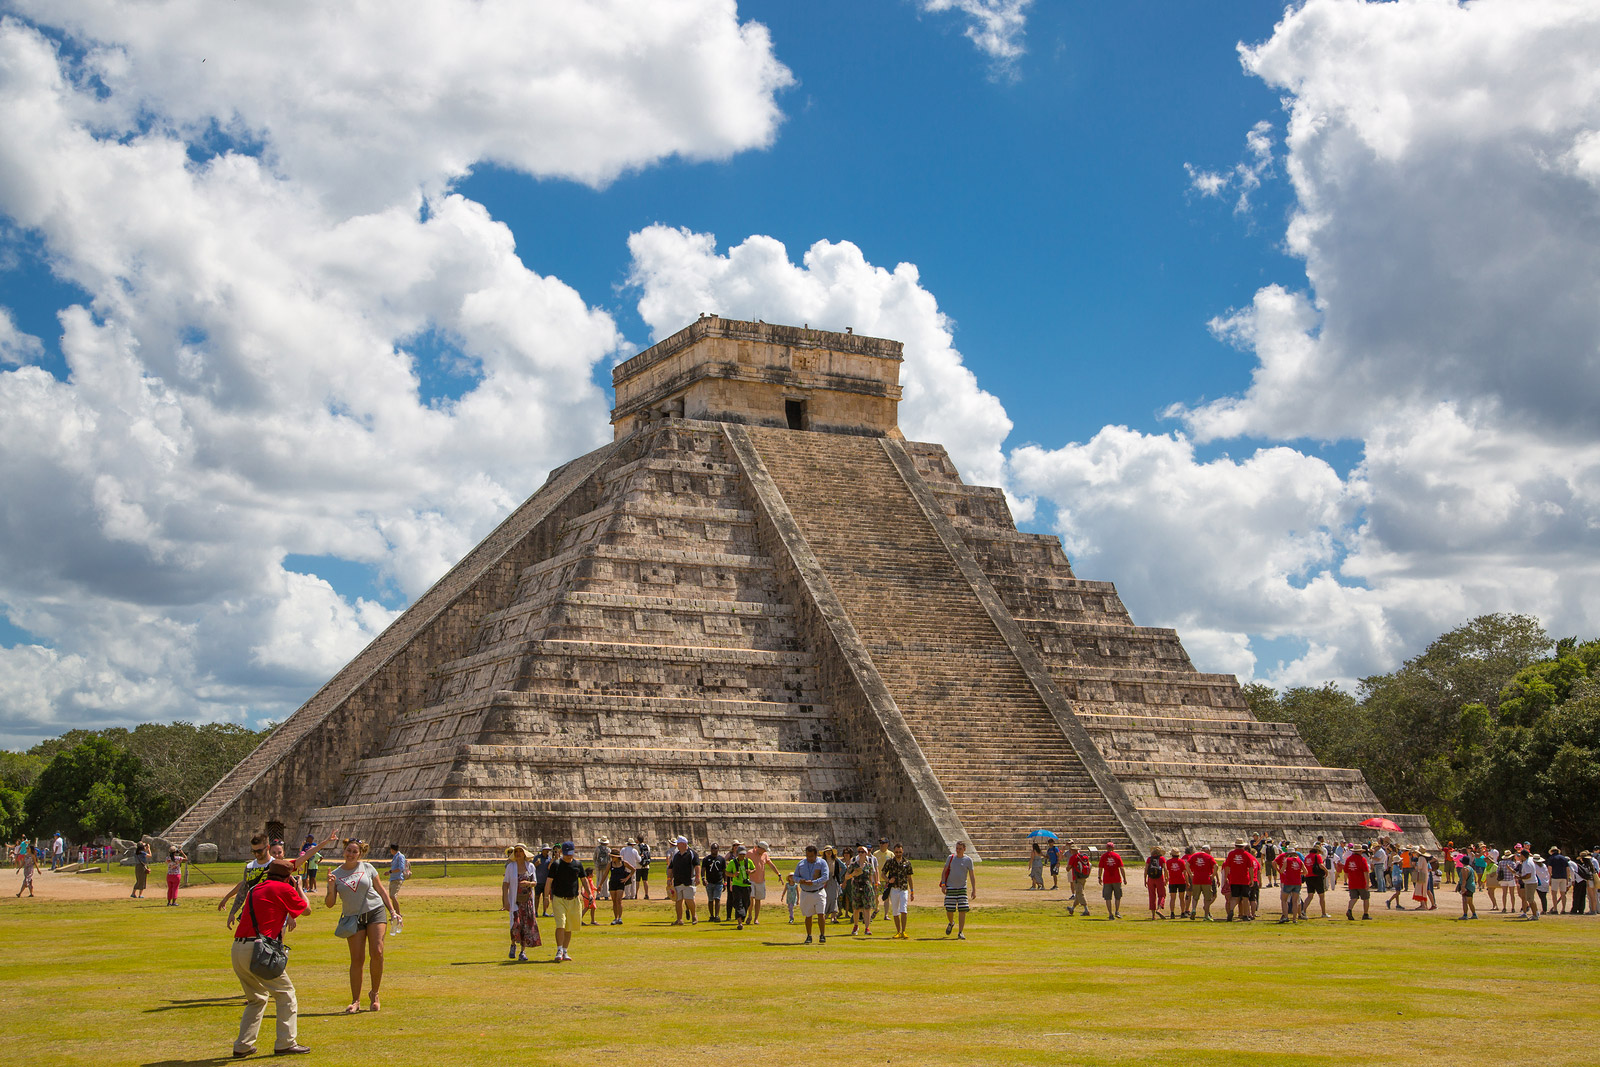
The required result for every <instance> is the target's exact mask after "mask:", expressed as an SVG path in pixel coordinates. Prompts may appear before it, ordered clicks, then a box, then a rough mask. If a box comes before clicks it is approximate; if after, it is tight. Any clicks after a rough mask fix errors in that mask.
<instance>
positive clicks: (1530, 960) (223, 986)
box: [0, 863, 1600, 1067]
mask: <svg viewBox="0 0 1600 1067" xmlns="http://www.w3.org/2000/svg"><path fill="white" fill-rule="evenodd" d="M982 874H983V877H984V878H985V879H986V882H985V885H987V886H990V887H998V886H1001V885H1006V886H1011V887H1013V888H1020V887H1022V886H1024V885H1026V875H1025V874H1024V873H1023V872H1022V870H1021V868H1020V867H1017V866H1012V865H1001V864H996V863H988V864H985V865H984V866H983V868H982ZM82 877H85V878H101V877H103V878H104V880H105V881H107V882H125V881H126V880H127V878H128V876H127V874H126V872H116V873H114V874H111V875H106V876H94V875H89V876H82ZM157 882H158V879H157V878H156V877H152V878H151V888H150V894H149V898H148V899H146V900H144V901H130V900H127V899H126V898H123V899H121V900H114V901H113V900H98V901H65V900H51V899H47V898H45V897H43V896H41V897H40V898H38V899H34V900H28V899H26V898H24V899H23V900H20V901H18V900H14V899H12V897H11V895H10V894H11V892H14V891H15V887H16V884H17V883H16V882H15V881H12V882H10V883H8V884H9V885H10V889H9V890H8V891H7V892H6V893H5V895H4V896H3V898H0V988H3V989H4V990H5V996H4V998H3V1000H0V1029H3V1032H4V1033H5V1034H6V1035H7V1044H8V1048H9V1049H10V1050H11V1051H12V1054H13V1056H8V1057H7V1060H8V1062H12V1063H17V1064H37V1063H69V1062H70V1063H85V1064H87V1063H93V1064H201V1063H213V1062H233V1061H231V1060H230V1059H228V1052H229V1049H230V1043H231V1040H232V1036H233V1032H234V1029H235V1027H236V1026H237V1022H238V1015H239V1006H240V1004H241V999H240V998H239V996H238V986H237V984H236V982H235V980H234V978H233V974H232V972H231V970H230V969H229V965H228V944H229V938H228V933H227V931H226V930H225V928H224V927H223V925H222V922H221V920H220V918H219V917H218V915H217V912H216V911H215V910H214V898H212V899H203V898H200V897H199V896H197V895H191V896H189V897H188V898H187V899H186V900H185V902H184V903H183V905H182V906H181V907H178V908H166V907H164V906H163V905H162V896H163V892H162V890H161V889H160V888H159V887H158V886H157ZM497 882H498V877H497V876H496V875H492V874H488V873H478V874H476V875H470V876H468V877H465V878H456V877H452V878H451V879H449V880H448V882H442V881H441V882H438V883H431V882H430V885H446V884H448V885H449V886H450V887H451V890H452V892H456V895H448V896H441V895H428V894H427V892H426V891H424V890H423V889H421V888H420V886H419V887H418V891H417V892H416V893H415V894H414V895H413V896H412V897H411V898H410V899H409V900H408V901H407V902H406V905H405V907H404V908H403V910H404V912H405V913H406V919H407V921H406V927H405V932H404V933H403V934H402V935H401V936H400V937H397V938H394V939H392V942H391V946H390V951H389V963H388V973H387V975H386V977H385V981H384V997H383V1001H384V1008H383V1011H382V1012H381V1013H378V1014H370V1013H363V1014H361V1015H358V1016H353V1017H346V1016H344V1015H342V1014H340V1012H341V1009H342V1008H343V1007H344V1005H345V1004H346V1003H347V1001H348V987H347V984H346V983H347V979H346V962H347V955H346V950H345V946H344V944H343V943H342V942H340V941H339V940H338V939H337V938H335V937H334V936H333V935H332V932H331V931H332V927H333V922H334V918H335V913H334V912H332V911H326V910H324V909H323V908H322V907H321V904H320V902H315V910H314V913H313V915H312V916H311V917H309V919H307V920H303V921H302V925H301V928H300V930H299V931H297V932H296V934H295V935H293V937H292V938H291V945H292V947H293V956H292V960H293V962H292V964H291V967H290V974H291V976H292V977H293V978H294V980H295V984H296V986H297V988H298V990H299V999H300V1009H301V1021H300V1037H301V1040H302V1041H303V1042H304V1043H306V1044H308V1045H310V1046H312V1048H313V1049H314V1050H315V1051H314V1053H313V1055H312V1056H311V1057H308V1058H307V1061H308V1062H316V1063H338V1064H345V1063H386V1064H397V1065H409V1064H451V1065H463V1064H466V1065H474V1064H493V1065H495V1067H503V1065H504V1064H507V1063H546V1062H549V1063H556V1062H572V1061H574V1057H576V1058H577V1059H578V1060H581V1061H582V1062H586V1063H594V1062H602V1061H603V1062H607V1063H631V1062H634V1058H635V1057H648V1058H649V1059H650V1060H652V1061H656V1060H658V1059H660V1058H664V1057H670V1058H672V1059H673V1060H676V1061H679V1062H696V1063H699V1062H709V1063H721V1062H733V1063H736V1064H744V1063H749V1062H754V1060H753V1057H760V1058H761V1059H762V1060H769V1061H770V1060H776V1059H779V1058H781V1059H784V1060H796V1061H801V1062H806V1063H818V1062H823V1061H824V1059H827V1060H833V1059H835V1058H837V1059H839V1060H841V1061H842V1062H848V1063H859V1064H878V1063H894V1064H919V1063H928V1064H933V1063H940V1064H967V1063H972V1064H989V1063H995V1064H1013V1063H1014V1064H1041V1063H1050V1062H1062V1063H1072V1064H1077V1063H1093V1064H1099V1063H1128V1064H1135V1063H1137V1064H1167V1063H1200V1062H1209V1063H1217V1062H1224V1063H1233V1064H1237V1063H1262V1064H1282V1063H1286V1062H1291V1061H1292V1062H1296V1063H1330V1064H1332V1063H1339V1064H1347V1063H1349V1062H1350V1061H1351V1060H1356V1061H1358V1062H1360V1063H1363V1064H1371V1063H1399V1062H1405V1063H1408V1064H1413V1065H1416V1064H1433V1063H1444V1062H1446V1061H1447V1060H1455V1059H1458V1058H1460V1057H1461V1056H1462V1055H1463V1054H1470V1053H1467V1052H1466V1050H1467V1049H1468V1048H1476V1049H1480V1050H1481V1049H1482V1048H1483V1046H1484V1042H1485V1041H1487V1040H1491V1039H1496V1038H1502V1039H1508V1040H1514V1041H1515V1042H1516V1043H1518V1044H1520V1045H1526V1046H1527V1047H1529V1048H1530V1049H1531V1050H1534V1051H1530V1052H1529V1053H1528V1055H1529V1057H1531V1058H1532V1059H1533V1060H1534V1061H1536V1062H1538V1063H1540V1064H1562V1063H1585V1064H1587V1063H1592V1062H1593V1058H1594V1056H1593V1051H1592V1050H1593V1037H1594V1034H1595V1032H1597V1031H1600V995H1597V993H1596V980H1597V978H1600V962H1597V961H1596V953H1595V948H1596V945H1597V943H1600V919H1590V918H1574V917H1564V916H1557V917H1551V918H1550V919H1549V920H1547V921H1544V922H1539V923H1536V924H1535V923H1521V922H1515V921H1508V920H1505V919H1502V918H1500V917H1499V916H1497V915H1494V914H1489V913H1487V912H1486V914H1485V916H1484V918H1483V919H1482V920H1480V921H1478V922H1476V923H1457V922H1451V921H1449V920H1448V918H1446V916H1447V914H1448V913H1447V912H1446V911H1445V910H1443V909H1444V908H1445V906H1446V900H1445V899H1444V895H1443V894H1441V910H1440V911H1438V912H1434V913H1431V914H1429V915H1413V914H1407V915H1404V916H1396V915H1393V914H1387V913H1385V912H1384V911H1383V910H1382V908H1381V907H1380V908H1379V910H1378V915H1377V920H1376V921H1374V922H1367V923H1360V922H1357V923H1347V922H1345V921H1344V920H1343V917H1342V915H1341V917H1340V918H1339V920H1338V921H1337V922H1319V921H1314V922H1310V923H1305V924H1301V925H1298V926H1283V927H1280V926H1276V925H1272V924H1269V923H1262V922H1258V923H1254V924H1238V923H1236V924H1233V925H1228V924H1225V923H1221V922H1217V923H1214V924H1211V925H1205V924H1201V923H1187V922H1173V923H1152V922H1148V921H1145V920H1144V919H1142V918H1140V917H1139V916H1140V914H1141V913H1140V911H1139V910H1138V909H1139V907H1141V906H1142V904H1143V901H1142V899H1140V900H1132V899H1130V900H1129V902H1128V903H1129V905H1130V907H1128V908H1127V909H1126V912H1127V914H1128V915H1129V917H1130V918H1129V919H1128V920H1125V921H1123V922H1120V923H1110V922H1106V921H1104V919H1103V918H1095V919H1093V920H1082V919H1077V918H1068V917H1066V916H1065V914H1064V904H1063V902H1062V901H1061V900H1060V899H1058V898H1055V897H1052V898H1051V899H1050V900H1048V901H1045V902H1041V903H1026V904H1020V903H1019V904H1017V905H1008V906H996V907H986V908H981V909H978V910H975V911H974V912H973V913H972V918H971V920H970V922H969V928H968V936H969V940H967V941H966V942H956V941H955V940H953V939H951V940H946V939H944V938H943V937H942V934H943V931H944V922H943V913H942V912H940V911H935V910H933V909H929V908H915V909H913V911H912V927H911V933H912V937H913V940H912V941H910V942H897V941H890V940H889V939H888V938H887V937H886V936H884V935H883V933H882V932H881V931H882V930H887V929H888V926H887V925H885V926H883V927H881V928H880V932H879V933H878V934H877V936H874V937H873V938H872V939H871V940H867V939H865V938H857V939H852V938H850V937H848V936H840V932H838V931H836V932H835V936H833V937H830V938H829V942H828V944H827V945H825V946H819V945H803V944H801V943H800V941H801V938H802V936H803V935H802V934H801V932H800V927H799V925H798V924H797V925H796V926H790V925H788V923H787V922H786V921H785V917H784V915H783V912H782V910H781V908H780V909H774V910H773V911H770V912H769V913H768V921H766V922H763V924H762V925H761V926H760V927H755V928H748V929H746V930H744V931H742V932H738V931H735V930H734V929H733V928H732V926H731V925H729V926H716V925H712V924H709V923H707V922H705V921H702V922H701V923H700V924H699V925H698V926H696V927H684V928H673V927H670V926H667V925H666V923H667V922H668V921H669V920H670V918H671V913H670V911H669V910H668V907H667V906H665V905H662V904H659V903H653V904H650V905H644V904H643V902H640V904H639V905H638V906H632V907H631V908H630V911H629V914H628V924H627V925H625V926H622V927H615V928H613V927H607V926H601V927H599V928H597V929H590V928H587V927H585V928H584V929H582V930H581V931H579V933H578V936H577V938H576V939H575V941H574V944H573V955H574V956H575V958H576V962H574V963H572V964H567V965H561V966H555V965H552V964H550V963H548V962H546V961H547V960H548V959H549V957H550V956H552V955H553V954H554V937H553V928H552V927H551V926H550V925H549V923H548V922H546V923H545V924H544V926H543V927H542V930H543V933H544V938H545V942H546V945H545V948H543V949H541V950H539V953H538V956H539V959H540V962H539V963H537V964H527V965H520V966H519V965H516V964H512V963H508V962H507V960H506V958H505V949H506V940H505V936H504V917H503V915H502V914H501V913H500V912H499V911H498V910H497V908H498V897H497V891H496V890H495V889H494V885H495V884H496V883H497ZM48 884H49V883H48V882H46V881H43V880H41V882H40V888H41V892H45V891H46V886H47V885H48ZM413 884H414V885H416V884H417V883H413ZM474 885H476V886H477V887H478V888H477V889H476V890H473V891H460V892H457V890H456V887H469V886H474ZM1141 896H1142V894H1141ZM923 899H924V901H929V900H932V899H933V896H932V887H931V886H930V887H929V888H928V890H927V891H926V892H925V895H924V896H923ZM1332 899H1338V900H1340V901H1341V902H1342V900H1343V894H1342V893H1340V894H1330V900H1332ZM1481 901H1482V898H1481V896H1480V902H1481ZM1485 907H1486V905H1485ZM1219 914H1220V912H1219ZM845 929H846V930H848V927H846V928H845ZM271 1026H272V1022H271V1013H270V1009H269V1014H268V1018H267V1021H266V1023H265V1024H264V1026H263V1041H262V1043H261V1047H262V1048H264V1049H265V1048H269V1047H270V1043H271ZM618 1053H621V1054H623V1056H625V1057H627V1058H626V1059H620V1060H619V1059H617V1058H616V1057H617V1054H618ZM13 1057H14V1058H13ZM728 1057H732V1059H731V1060H729V1059H727V1058H728Z"/></svg>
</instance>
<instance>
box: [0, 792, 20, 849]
mask: <svg viewBox="0 0 1600 1067" xmlns="http://www.w3.org/2000/svg"><path fill="white" fill-rule="evenodd" d="M25 800H26V797H24V796H23V794H22V793H20V792H18V791H17V790H15V789H11V788H9V787H7V786H3V785H0V840H4V841H8V842H9V841H15V840H16V839H17V838H19V837H21V836H22V825H23V810H24V801H25Z"/></svg>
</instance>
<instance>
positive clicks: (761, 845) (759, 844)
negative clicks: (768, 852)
mask: <svg viewBox="0 0 1600 1067" xmlns="http://www.w3.org/2000/svg"><path fill="white" fill-rule="evenodd" d="M771 847H772V846H771V845H769V844H767V843H766V842H765V841H757V842H756V848H771Z"/></svg>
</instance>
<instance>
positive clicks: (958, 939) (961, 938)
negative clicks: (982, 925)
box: [956, 934, 967, 941]
mask: <svg viewBox="0 0 1600 1067" xmlns="http://www.w3.org/2000/svg"><path fill="white" fill-rule="evenodd" d="M966 939H967V935H966V934H957V935H956V940H957V941H965V940H966Z"/></svg>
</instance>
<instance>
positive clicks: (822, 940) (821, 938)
mask: <svg viewBox="0 0 1600 1067" xmlns="http://www.w3.org/2000/svg"><path fill="white" fill-rule="evenodd" d="M827 943H828V935H827V934H818V935H817V944H819V945H826V944H827Z"/></svg>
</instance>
